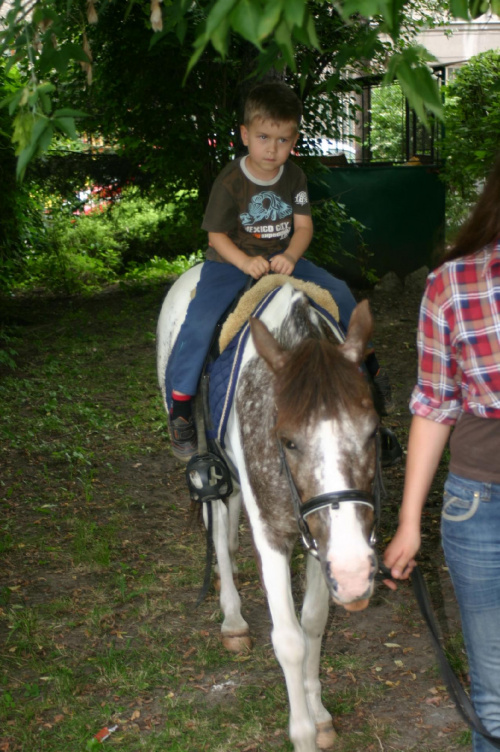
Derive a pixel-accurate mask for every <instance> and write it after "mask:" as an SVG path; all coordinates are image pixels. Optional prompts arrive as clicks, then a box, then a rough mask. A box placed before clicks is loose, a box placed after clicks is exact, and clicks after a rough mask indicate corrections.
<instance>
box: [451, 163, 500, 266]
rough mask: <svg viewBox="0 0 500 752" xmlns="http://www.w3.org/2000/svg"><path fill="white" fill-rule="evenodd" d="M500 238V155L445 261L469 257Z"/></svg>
mask: <svg viewBox="0 0 500 752" xmlns="http://www.w3.org/2000/svg"><path fill="white" fill-rule="evenodd" d="M499 236H500V154H499V155H498V156H497V158H496V160H495V163H494V165H493V169H492V170H491V172H490V175H489V177H488V180H487V181H486V185H485V186H484V188H483V192H482V193H481V195H480V197H479V199H478V202H477V204H476V205H475V207H474V209H473V210H472V214H471V215H470V217H469V218H468V220H467V221H466V222H465V224H464V225H463V226H462V227H461V229H460V231H459V233H458V235H457V237H456V239H455V242H454V243H453V245H452V246H451V248H449V249H448V251H447V252H446V253H445V255H444V258H443V261H452V260H453V259H458V258H462V256H469V255H471V254H472V253H476V252H477V251H480V250H482V249H483V248H484V247H485V246H487V245H488V244H489V243H491V242H492V241H493V240H496V238H498V237H499Z"/></svg>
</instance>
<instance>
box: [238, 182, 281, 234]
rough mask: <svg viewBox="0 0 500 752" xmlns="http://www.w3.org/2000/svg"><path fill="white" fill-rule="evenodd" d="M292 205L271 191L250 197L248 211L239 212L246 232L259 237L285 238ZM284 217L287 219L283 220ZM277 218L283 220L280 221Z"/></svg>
mask: <svg viewBox="0 0 500 752" xmlns="http://www.w3.org/2000/svg"><path fill="white" fill-rule="evenodd" d="M292 214H293V211H292V207H291V206H290V204H287V203H286V201H283V200H282V199H281V198H280V197H279V196H277V195H276V193H273V191H262V193H258V194H256V195H255V196H253V197H252V200H251V201H250V203H249V205H248V212H243V214H240V219H241V222H242V224H243V227H244V228H245V231H246V232H249V233H251V234H252V235H255V236H257V237H259V238H281V239H283V238H286V237H288V235H289V234H290V230H291V227H292V220H291V218H292ZM285 217H287V218H288V219H286V220H285ZM279 220H284V221H282V222H280V221H279Z"/></svg>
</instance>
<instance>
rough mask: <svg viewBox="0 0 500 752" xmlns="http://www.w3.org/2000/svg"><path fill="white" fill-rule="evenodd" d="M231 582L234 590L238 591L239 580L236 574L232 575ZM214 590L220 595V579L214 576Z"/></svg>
mask: <svg viewBox="0 0 500 752" xmlns="http://www.w3.org/2000/svg"><path fill="white" fill-rule="evenodd" d="M233 582H234V586H235V588H236V590H238V588H239V585H240V580H239V577H238V575H237V574H233ZM214 588H215V592H216V593H220V577H219V576H218V575H216V577H215V581H214Z"/></svg>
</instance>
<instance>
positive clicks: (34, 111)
mask: <svg viewBox="0 0 500 752" xmlns="http://www.w3.org/2000/svg"><path fill="white" fill-rule="evenodd" d="M499 4H500V0H498V1H497V0H489V1H486V0H483V1H482V2H478V0H450V2H448V3H438V2H435V0H427V2H419V1H417V0H411V1H410V2H402V1H401V0H342V2H323V1H322V0H211V1H209V0H199V2H197V3H191V2H188V1H187V0H163V2H161V1H160V0H129V2H127V3H123V2H121V1H119V0H99V1H98V0H64V1H63V0H39V1H36V0H35V2H28V1H27V0H11V1H10V2H9V3H7V2H2V0H0V8H1V13H2V15H3V16H4V26H3V28H2V30H1V31H0V44H1V46H2V49H3V52H4V58H3V63H2V65H0V88H1V90H2V104H3V107H2V109H1V110H0V119H1V120H0V128H1V134H0V138H1V139H2V151H1V152H0V170H1V172H2V178H3V179H2V183H1V185H0V199H1V206H2V209H1V210H0V211H1V212H2V217H1V219H3V221H2V232H3V236H2V238H1V239H0V240H1V251H0V252H1V254H2V262H3V279H4V281H5V280H6V279H8V278H9V277H10V276H11V274H12V273H13V270H15V269H16V268H17V267H19V266H22V264H23V262H24V261H25V260H26V259H27V258H28V256H29V254H32V255H33V254H34V253H36V251H37V249H38V248H40V247H41V246H43V244H44V243H45V244H46V245H49V246H50V244H51V243H52V242H53V239H52V237H49V236H48V235H47V221H46V218H45V217H44V216H43V214H42V213H41V212H40V211H39V207H38V204H37V201H38V195H39V186H43V190H44V192H45V193H47V192H50V191H52V192H59V193H60V194H62V195H65V196H69V195H70V194H73V196H74V195H75V192H76V191H77V190H78V189H79V188H81V187H82V186H83V185H84V184H85V183H86V182H87V181H89V180H91V181H93V182H94V183H97V184H100V185H107V184H108V183H110V182H112V181H115V182H118V183H120V184H122V185H125V184H128V185H133V186H136V187H137V188H138V189H144V188H145V189H147V193H148V196H149V197H150V198H151V199H156V200H157V201H158V202H160V204H162V205H166V204H169V205H172V207H174V209H173V210H172V211H171V213H170V217H171V218H172V217H173V218H177V219H178V220H179V222H180V225H181V229H180V233H181V234H182V233H187V234H186V245H188V244H190V246H191V247H192V248H196V229H193V228H198V227H199V224H200V216H201V213H202V211H203V207H204V205H205V203H206V198H207V196H208V192H209V190H210V186H211V184H212V182H213V179H214V177H215V175H216V174H217V173H218V171H219V170H220V168H221V166H222V165H223V164H224V163H225V162H226V161H227V160H228V159H229V158H230V157H231V156H232V155H233V154H235V153H238V152H239V150H240V148H241V144H240V141H239V123H240V120H241V110H242V103H243V101H244V98H245V95H246V92H247V91H248V88H249V87H250V86H251V85H252V84H253V82H254V81H255V80H256V79H257V78H260V77H262V76H264V75H268V76H269V75H271V76H278V77H281V78H284V79H285V80H286V81H287V82H288V83H289V84H290V85H291V86H293V87H294V88H295V90H296V91H297V92H298V93H299V95H300V96H301V98H302V100H303V103H304V111H305V119H304V123H305V125H304V134H303V136H304V142H307V143H308V145H309V148H311V144H313V143H314V139H315V138H321V136H328V137H330V138H336V137H338V136H339V135H340V134H339V133H338V132H337V123H338V122H339V113H340V112H341V110H342V106H343V105H342V98H343V96H344V94H345V92H347V91H350V90H355V89H356V87H357V86H359V83H358V77H359V76H362V75H364V74H366V73H373V72H378V73H385V80H386V82H390V81H392V80H394V79H395V80H396V81H397V82H398V86H399V87H400V90H401V91H402V92H403V93H404V94H405V95H406V96H407V97H409V99H410V102H411V104H412V106H413V107H414V109H415V110H416V112H417V113H418V114H419V116H420V117H421V119H423V120H424V121H425V119H426V118H427V117H428V114H429V113H434V114H436V115H437V116H439V115H440V113H441V98H440V94H439V92H438V90H437V87H436V84H435V81H434V80H433V78H432V76H431V74H430V72H429V69H428V66H427V62H428V59H429V55H428V54H427V53H426V51H425V50H423V49H422V48H420V47H419V46H418V45H415V43H414V37H415V33H416V32H417V31H418V30H419V28H421V27H422V26H429V25H433V24H435V23H438V22H439V21H440V20H442V19H444V18H446V17H447V14H448V13H451V14H452V15H454V16H456V17H462V18H470V17H474V16H476V15H478V14H479V13H480V12H484V11H485V10H487V9H493V10H495V9H496V10H498V8H497V6H498V5H499ZM82 134H83V135H85V137H86V139H87V145H86V146H82V144H81V142H80V141H78V140H77V136H81V135H82ZM71 139H72V142H73V143H72V145H70V140H71ZM302 148H304V146H303V147H302ZM385 148H386V150H387V149H389V151H390V148H391V147H390V144H388V145H386V147H385ZM103 149H104V150H105V154H103V153H102V152H103ZM15 170H16V171H17V176H18V178H22V177H23V176H24V183H20V182H17V183H16V181H15V177H14V171H15ZM70 204H71V202H70V201H68V200H66V202H65V206H66V207H67V208H71V209H72V208H73V207H72V206H70ZM165 221H166V220H165V219H161V222H163V223H164V224H163V227H164V228H165ZM103 222H104V219H103ZM52 226H53V223H52ZM122 234H123V233H122ZM102 235H103V233H100V234H99V238H102ZM172 237H173V236H172V233H171V235H170V238H171V239H172ZM118 242H119V244H120V243H121V239H120V238H119V239H118ZM151 242H153V240H152V241H151ZM56 245H57V243H56ZM170 247H171V250H172V253H174V252H175V253H177V252H178V251H179V243H177V244H176V243H175V242H173V243H171V244H170ZM100 248H101V240H96V239H94V240H93V241H92V244H91V247H90V246H89V249H88V250H87V253H89V254H91V255H93V256H94V257H97V256H98V254H99V253H101V251H100V250H99V249H100ZM141 248H142V250H137V249H136V250H137V252H135V251H134V253H136V255H135V259H132V260H135V261H143V260H144V259H145V258H146V256H147V255H148V254H149V256H151V244H150V245H149V246H148V245H147V244H142V247H141ZM96 249H97V250H96ZM111 251H112V252H113V253H114V252H115V251H114V250H113V249H110V253H111Z"/></svg>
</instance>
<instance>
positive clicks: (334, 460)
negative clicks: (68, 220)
mask: <svg viewBox="0 0 500 752" xmlns="http://www.w3.org/2000/svg"><path fill="white" fill-rule="evenodd" d="M305 305H307V304H305ZM313 318H314V317H313ZM285 323H286V322H285ZM251 331H252V337H253V341H254V344H255V347H256V350H257V352H258V354H259V355H260V356H261V358H263V360H264V361H265V363H266V364H267V366H268V368H269V369H270V371H271V373H272V377H273V378H272V380H273V386H274V402H275V405H276V422H275V432H276V438H277V439H278V441H279V443H280V444H281V447H282V456H283V457H284V462H286V465H287V466H288V471H289V474H290V476H291V480H292V481H293V485H294V486H295V488H296V491H297V494H298V499H299V505H303V504H306V503H307V502H308V501H309V500H310V499H312V498H316V497H318V496H323V495H325V494H331V493H338V492H344V491H349V490H351V491H354V490H355V491H357V492H361V494H359V496H360V497H361V498H368V495H369V494H370V492H371V490H372V485H373V482H374V477H375V471H376V433H377V427H378V418H377V414H376V412H375V409H374V407H373V402H372V398H371V391H370V387H369V385H368V382H367V380H366V378H365V376H363V374H362V372H361V369H360V366H361V363H362V362H363V360H364V357H365V353H366V346H367V344H368V342H369V339H370V336H371V331H372V317H371V314H370V310H369V306H368V303H367V301H364V302H363V303H361V304H359V305H358V306H357V307H356V309H355V310H354V312H353V314H352V317H351V322H350V325H349V329H348V332H347V336H346V339H345V342H343V343H342V344H338V343H334V342H333V341H332V339H331V338H329V337H325V336H324V333H322V332H321V327H319V329H318V328H316V329H315V331H314V332H313V335H312V336H306V337H305V338H302V339H300V341H299V342H297V343H296V344H294V345H293V346H292V347H291V349H287V348H285V347H283V345H281V344H280V342H278V340H277V339H276V338H275V337H274V336H273V335H272V334H271V333H270V332H269V330H268V329H267V328H266V326H265V325H264V324H263V323H262V322H261V321H259V320H258V319H252V320H251ZM373 525H374V510H373V506H372V505H370V504H369V503H367V502H366V501H356V500H354V501H348V502H346V503H343V502H342V503H338V504H334V503H332V504H330V503H327V504H326V505H325V506H322V507H321V508H319V509H317V510H315V511H313V512H311V513H309V514H308V515H307V527H308V529H309V532H310V536H311V539H312V540H313V541H314V550H315V553H316V554H317V555H318V557H319V559H320V561H321V565H322V568H323V572H324V575H325V578H326V581H327V583H328V586H329V589H330V592H331V595H332V598H333V600H334V601H335V602H336V603H338V604H341V605H343V606H344V607H345V608H347V609H348V610H360V609H361V608H364V607H366V605H367V604H368V600H369V598H370V596H371V594H372V592H373V583H374V575H375V572H376V557H375V554H374V551H373V548H372V546H371V545H370V536H371V533H372V530H373Z"/></svg>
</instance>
